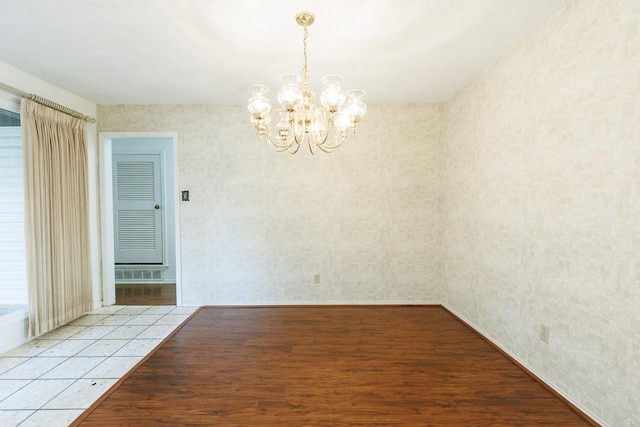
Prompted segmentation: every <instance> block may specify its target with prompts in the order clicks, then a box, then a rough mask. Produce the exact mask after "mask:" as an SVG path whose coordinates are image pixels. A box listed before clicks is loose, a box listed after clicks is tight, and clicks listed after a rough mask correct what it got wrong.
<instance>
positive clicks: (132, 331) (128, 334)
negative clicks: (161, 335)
mask: <svg viewBox="0 0 640 427" xmlns="http://www.w3.org/2000/svg"><path fill="white" fill-rule="evenodd" d="M147 328H148V326H143V325H140V326H136V325H132V326H130V325H124V326H119V327H118V328H117V329H115V330H114V331H113V332H111V333H110V334H109V335H106V336H105V337H104V339H107V340H124V339H133V338H135V337H137V336H138V335H140V334H141V333H142V332H144V330H145V329H147Z"/></svg>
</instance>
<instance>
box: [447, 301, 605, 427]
mask: <svg viewBox="0 0 640 427" xmlns="http://www.w3.org/2000/svg"><path fill="white" fill-rule="evenodd" d="M441 305H442V307H444V308H445V309H447V310H448V311H450V312H451V313H453V314H454V315H456V316H457V317H459V318H460V319H461V320H462V321H464V322H465V323H466V324H467V325H469V326H470V327H471V328H472V329H473V330H474V331H476V332H477V333H479V334H480V335H482V336H483V337H484V338H485V339H486V340H487V341H489V342H490V343H491V344H493V345H494V346H496V347H497V348H499V349H500V351H502V352H504V353H505V354H507V355H508V356H509V357H510V358H512V359H513V360H515V361H516V362H517V363H518V364H520V365H521V366H522V367H524V368H525V369H527V370H528V371H529V372H530V373H531V374H532V375H534V376H535V377H536V378H537V379H538V380H539V381H541V382H543V383H544V384H545V385H546V386H547V387H549V388H550V389H552V390H553V391H554V392H556V393H558V395H560V396H562V397H563V398H564V399H566V400H567V401H568V402H570V403H571V404H572V405H573V406H575V407H576V408H578V409H579V410H580V411H582V412H583V413H584V414H585V415H586V416H588V417H589V418H591V419H592V420H593V421H595V422H597V423H598V424H600V425H601V426H602V427H609V424H607V423H606V422H605V421H604V420H602V419H600V418H599V417H598V416H596V415H595V414H593V413H592V412H591V411H590V410H589V409H587V408H585V407H584V406H582V405H581V404H580V403H579V402H577V401H576V400H574V399H573V398H572V397H571V396H569V395H568V394H567V393H565V392H563V391H562V390H560V389H559V388H558V387H557V386H556V385H555V384H554V383H553V381H551V380H549V379H548V378H546V377H545V376H544V375H542V374H540V373H539V372H538V371H536V370H535V369H534V368H532V367H531V366H529V365H528V364H527V363H525V362H523V361H522V360H521V359H520V358H519V357H518V356H516V355H515V354H513V353H512V352H511V351H509V350H507V349H506V348H504V347H503V346H502V345H500V344H499V343H497V342H496V341H495V340H493V339H492V338H491V337H490V336H489V335H488V334H487V333H486V332H485V331H483V330H482V328H480V327H478V325H476V324H475V323H473V322H471V321H470V320H469V319H467V318H466V317H465V316H463V315H462V314H460V313H458V312H457V311H456V310H454V309H452V308H451V307H449V306H447V305H446V304H444V303H443V304H441Z"/></svg>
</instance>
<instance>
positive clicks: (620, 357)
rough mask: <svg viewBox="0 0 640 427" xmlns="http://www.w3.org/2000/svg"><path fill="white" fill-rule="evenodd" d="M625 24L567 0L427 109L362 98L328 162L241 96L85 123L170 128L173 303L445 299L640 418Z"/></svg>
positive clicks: (636, 168)
mask: <svg viewBox="0 0 640 427" xmlns="http://www.w3.org/2000/svg"><path fill="white" fill-rule="evenodd" d="M638 22H640V2H637V1H636V0H617V1H616V0H611V1H606V2H600V1H586V0H577V1H574V2H573V3H572V4H571V5H570V6H569V7H567V8H566V9H565V10H563V11H561V12H560V13H559V14H557V15H556V16H555V17H553V18H552V19H551V20H550V21H548V22H547V23H545V24H544V25H543V26H542V27H541V28H539V29H538V30H537V31H536V32H534V33H533V34H532V35H531V36H529V37H528V38H527V39H526V40H524V41H523V42H522V43H520V44H519V45H518V46H517V47H516V48H515V49H513V50H512V51H511V52H510V53H508V54H507V55H505V56H504V57H503V58H502V59H501V60H500V61H499V62H498V63H496V64H495V65H494V66H492V67H491V68H490V69H488V70H487V71H486V72H485V73H484V74H483V75H481V76H480V77H478V78H477V79H476V80H474V81H473V82H472V83H471V84H469V85H468V86H467V87H466V88H465V89H464V90H462V91H461V92H460V93H459V94H457V96H456V97H454V99H452V100H450V101H449V102H448V103H446V104H445V105H443V106H434V105H400V106H392V105H373V106H370V110H369V113H368V115H367V116H366V118H365V121H364V122H363V123H362V126H361V129H360V131H359V135H358V138H357V139H355V140H352V141H348V142H347V145H345V146H344V147H343V148H341V149H340V150H339V151H338V152H336V153H334V154H332V155H318V156H316V157H315V158H314V157H312V156H311V155H310V154H308V153H307V152H301V153H299V154H297V155H296V156H295V157H292V156H290V155H287V154H284V153H281V154H278V153H274V152H271V151H270V150H269V149H268V148H267V147H266V146H265V145H264V144H263V145H260V144H259V143H258V142H257V141H256V138H255V137H254V135H253V130H252V128H251V126H250V124H249V123H248V118H247V116H248V114H247V112H246V110H245V109H244V107H242V106H99V108H98V118H99V127H100V129H99V130H101V131H144V130H148V131H177V132H178V134H179V156H180V159H179V165H180V170H179V180H180V188H181V189H188V190H190V191H191V199H192V201H191V202H188V203H181V205H180V208H181V209H180V215H181V231H182V261H183V283H184V290H183V293H184V294H183V295H184V303H187V304H243V303H330V302H400V301H403V302H443V303H444V304H445V305H446V306H447V307H448V308H450V309H452V310H453V311H454V312H456V313H457V314H459V315H460V316H461V317H463V318H464V319H466V320H467V321H469V322H470V323H472V324H473V325H474V326H475V327H477V328H478V329H479V330H480V331H482V332H483V333H484V334H486V335H487V336H488V337H490V338H491V339H492V340H493V341H494V342H495V343H497V344H498V345H499V346H501V347H502V348H504V349H505V350H506V351H508V352H509V353H511V354H512V355H513V356H515V357H516V358H517V359H519V360H520V361H521V362H523V363H524V364H525V365H526V366H528V367H529V368H530V369H532V370H533V371H534V372H535V373H537V374H538V375H539V376H540V377H542V378H544V379H545V380H547V381H548V382H549V383H550V384H552V385H553V386H554V387H555V388H556V389H557V390H558V391H560V392H561V393H562V394H564V395H565V396H567V397H569V398H570V399H571V400H572V401H573V402H575V403H577V404H578V405H579V406H580V407H581V408H583V409H584V410H586V411H587V412H588V413H590V414H591V415H593V416H594V417H595V418H596V419H598V420H599V421H601V422H603V423H604V424H608V425H615V426H633V425H640V409H639V408H640V398H639V397H638V396H639V394H638V391H639V390H640V357H638V355H639V354H640V142H639V141H640V108H639V107H638V102H639V101H638V100H640V25H638ZM441 201H442V202H441ZM441 258H442V259H441ZM441 261H442V262H441ZM317 273H319V274H321V279H322V281H321V283H320V284H314V283H313V276H314V274H317ZM541 324H545V325H548V326H549V331H550V339H549V343H548V344H546V343H544V342H542V341H541V340H540V326H541Z"/></svg>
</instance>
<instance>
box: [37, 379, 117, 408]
mask: <svg viewBox="0 0 640 427" xmlns="http://www.w3.org/2000/svg"><path fill="white" fill-rule="evenodd" d="M117 381H118V380H117V379H115V378H114V379H94V378H86V379H80V380H78V381H76V382H75V383H73V385H71V386H70V387H69V388H67V389H66V390H64V391H63V392H62V393H60V394H59V395H57V396H56V397H55V398H53V399H52V400H51V401H50V402H49V403H47V404H46V405H45V406H44V409H80V410H82V409H87V408H88V407H89V406H91V405H92V404H93V402H95V401H96V400H98V398H99V397H100V396H102V395H103V394H104V393H105V392H106V391H107V390H109V389H110V388H111V386H113V385H114V384H115V383H116V382H117Z"/></svg>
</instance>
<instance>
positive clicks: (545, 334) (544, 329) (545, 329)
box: [540, 323, 549, 344]
mask: <svg viewBox="0 0 640 427" xmlns="http://www.w3.org/2000/svg"><path fill="white" fill-rule="evenodd" d="M540 340H541V341H543V342H545V343H547V344H549V326H547V325H545V324H544V323H543V324H541V325H540Z"/></svg>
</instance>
